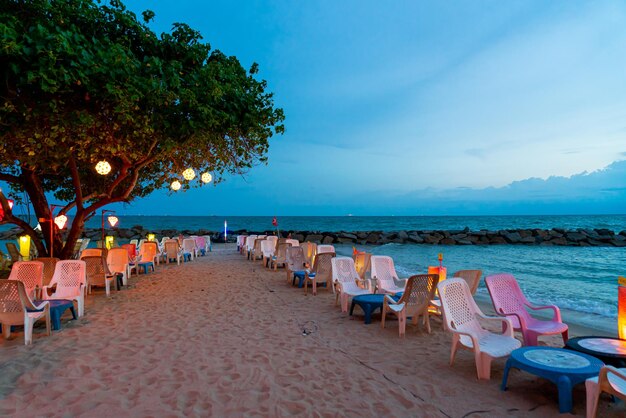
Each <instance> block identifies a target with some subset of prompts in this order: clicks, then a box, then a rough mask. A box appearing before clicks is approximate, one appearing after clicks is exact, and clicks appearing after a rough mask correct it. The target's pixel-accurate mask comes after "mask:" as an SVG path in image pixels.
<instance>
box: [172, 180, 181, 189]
mask: <svg viewBox="0 0 626 418" xmlns="http://www.w3.org/2000/svg"><path fill="white" fill-rule="evenodd" d="M180 186H181V184H180V181H178V180H174V181H173V182H172V184H171V186H170V187H171V188H172V190H174V191H176V190H180Z"/></svg>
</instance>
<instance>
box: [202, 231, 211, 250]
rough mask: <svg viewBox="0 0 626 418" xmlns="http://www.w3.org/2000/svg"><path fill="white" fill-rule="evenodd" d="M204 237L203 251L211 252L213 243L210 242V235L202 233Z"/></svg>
mask: <svg viewBox="0 0 626 418" xmlns="http://www.w3.org/2000/svg"><path fill="white" fill-rule="evenodd" d="M202 237H203V238H204V252H205V253H207V252H211V251H213V244H212V243H211V236H210V235H203V236H202Z"/></svg>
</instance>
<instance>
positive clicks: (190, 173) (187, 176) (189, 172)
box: [183, 168, 196, 180]
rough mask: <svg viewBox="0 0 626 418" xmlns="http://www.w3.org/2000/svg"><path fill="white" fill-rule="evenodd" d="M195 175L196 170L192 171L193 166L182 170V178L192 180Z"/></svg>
mask: <svg viewBox="0 0 626 418" xmlns="http://www.w3.org/2000/svg"><path fill="white" fill-rule="evenodd" d="M195 177H196V172H195V171H193V168H188V169H186V170H185V171H183V178H184V179H185V180H193V179H194V178H195Z"/></svg>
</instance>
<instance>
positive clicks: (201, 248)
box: [193, 237, 206, 255]
mask: <svg viewBox="0 0 626 418" xmlns="http://www.w3.org/2000/svg"><path fill="white" fill-rule="evenodd" d="M193 239H195V240H196V248H197V249H198V252H199V253H200V254H202V255H204V254H205V252H206V250H205V248H206V239H205V238H204V237H194V238H193Z"/></svg>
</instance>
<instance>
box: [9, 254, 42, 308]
mask: <svg viewBox="0 0 626 418" xmlns="http://www.w3.org/2000/svg"><path fill="white" fill-rule="evenodd" d="M9 280H18V281H20V282H22V283H24V289H26V294H27V295H28V297H29V298H31V299H37V296H38V295H37V293H39V290H41V288H42V287H43V263H42V262H40V261H16V262H15V263H13V267H12V268H11V274H9Z"/></svg>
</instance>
